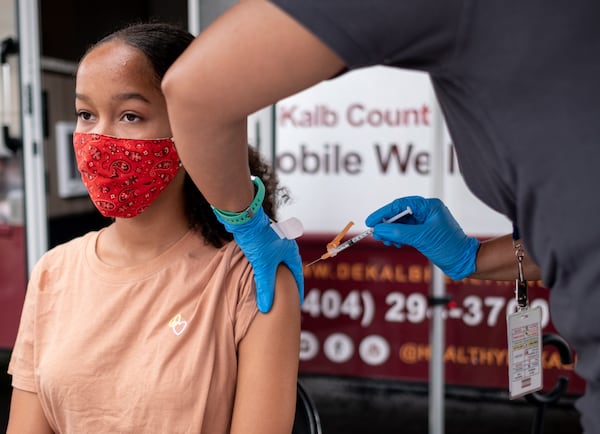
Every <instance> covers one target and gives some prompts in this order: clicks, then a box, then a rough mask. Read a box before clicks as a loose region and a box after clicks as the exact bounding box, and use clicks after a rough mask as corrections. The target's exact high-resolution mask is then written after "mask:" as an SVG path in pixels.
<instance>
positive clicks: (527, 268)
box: [366, 196, 540, 280]
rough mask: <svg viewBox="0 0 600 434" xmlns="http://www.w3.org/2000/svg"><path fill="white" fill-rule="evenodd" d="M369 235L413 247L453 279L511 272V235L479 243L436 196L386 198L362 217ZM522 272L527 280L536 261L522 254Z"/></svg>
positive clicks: (536, 273) (534, 273) (511, 275)
mask: <svg viewBox="0 0 600 434" xmlns="http://www.w3.org/2000/svg"><path fill="white" fill-rule="evenodd" d="M407 206H408V207H410V208H411V210H412V215H410V216H406V217H403V218H402V219H400V220H399V221H398V222H395V223H382V222H383V220H384V219H388V218H390V217H392V216H394V215H395V214H397V213H398V212H400V211H402V210H404V209H405V208H406V207H407ZM366 224H367V226H370V227H373V228H374V231H373V237H374V238H375V239H377V240H380V241H382V242H383V243H384V244H386V245H394V246H396V247H401V246H402V245H404V244H406V245H409V246H412V247H414V248H416V249H417V250H419V251H420V252H421V253H422V254H423V255H425V256H426V257H427V258H428V259H429V260H430V261H431V262H433V263H434V264H435V265H437V266H438V267H439V268H440V269H441V270H442V271H443V272H444V273H446V274H447V275H448V276H449V277H450V278H452V279H454V280H460V279H463V278H465V277H471V278H476V279H489V280H512V279H515V278H516V277H517V258H516V256H515V249H514V247H513V245H512V236H511V235H507V236H502V237H499V238H496V239H493V240H488V241H485V242H483V243H480V242H479V241H478V240H477V239H476V238H474V237H469V236H467V235H466V234H465V233H464V231H463V230H462V228H461V227H460V225H459V224H458V223H457V222H456V220H455V219H454V217H453V216H452V214H451V213H450V211H449V210H448V208H447V207H446V206H445V205H444V203H443V202H442V201H440V200H439V199H425V198H423V197H420V196H408V197H402V198H399V199H396V200H394V201H393V202H390V203H389V204H387V205H385V206H383V207H382V208H380V209H378V210H376V211H374V212H373V213H371V214H370V215H369V216H368V217H367V220H366ZM523 264H524V275H525V278H526V279H527V280H538V279H539V278H540V270H539V267H538V266H537V265H536V264H535V263H534V262H533V261H532V260H531V258H530V257H529V256H528V255H527V254H526V255H525V258H524V262H523Z"/></svg>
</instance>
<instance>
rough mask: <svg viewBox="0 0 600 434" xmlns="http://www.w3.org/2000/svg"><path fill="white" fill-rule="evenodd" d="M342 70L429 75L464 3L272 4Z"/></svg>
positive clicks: (341, 0) (303, 0) (360, 0)
mask: <svg viewBox="0 0 600 434" xmlns="http://www.w3.org/2000/svg"><path fill="white" fill-rule="evenodd" d="M272 2H273V3H274V4H276V5H277V6H279V7H280V8H281V9H282V10H283V11H285V12H286V13H287V14H289V15H290V16H291V17H293V18H294V19H296V20H297V21H298V22H299V23H301V24H302V25H303V26H304V27H306V28H307V29H308V30H310V31H311V32H312V33H314V34H315V35H316V36H317V37H318V38H319V39H320V40H321V41H323V42H324V43H325V44H326V45H327V46H329V48H331V49H332V50H333V51H334V52H336V53H337V54H338V55H339V56H340V57H341V58H342V59H343V60H344V61H345V63H346V65H347V66H348V68H350V69H355V68H360V67H364V66H372V65H391V66H399V67H405V68H411V69H419V70H432V69H433V68H435V67H436V66H438V65H439V64H440V62H442V61H443V59H444V58H445V57H446V55H449V54H451V51H452V46H453V44H454V43H455V37H456V34H457V33H456V32H457V28H458V25H459V22H460V17H461V15H462V10H463V8H464V6H463V4H464V3H465V1H464V0H446V1H442V2H440V1H437V0H396V1H388V0H369V1H365V0H272Z"/></svg>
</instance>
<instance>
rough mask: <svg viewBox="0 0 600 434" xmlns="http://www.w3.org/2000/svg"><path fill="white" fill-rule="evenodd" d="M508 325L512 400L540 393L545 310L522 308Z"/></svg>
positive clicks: (509, 373)
mask: <svg viewBox="0 0 600 434" xmlns="http://www.w3.org/2000/svg"><path fill="white" fill-rule="evenodd" d="M506 321H507V323H508V363H509V365H508V385H509V392H510V399H516V398H519V397H521V396H523V395H527V394H528V393H532V392H535V391H537V390H540V389H541V388H542V386H543V384H542V309H541V308H540V307H539V306H538V307H534V308H527V309H522V310H520V311H518V312H514V313H511V314H509V315H508V316H507V317H506Z"/></svg>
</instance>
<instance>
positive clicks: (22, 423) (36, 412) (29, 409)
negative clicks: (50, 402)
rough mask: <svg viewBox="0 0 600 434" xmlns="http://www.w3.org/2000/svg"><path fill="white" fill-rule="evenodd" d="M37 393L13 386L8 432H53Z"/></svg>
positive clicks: (17, 433) (22, 433) (47, 433)
mask: <svg viewBox="0 0 600 434" xmlns="http://www.w3.org/2000/svg"><path fill="white" fill-rule="evenodd" d="M52 433H53V431H52V429H51V428H50V425H48V421H47V420H46V417H45V416H44V412H43V411H42V405H41V404H40V400H39V399H38V395H37V394H36V393H32V392H27V391H25V390H21V389H15V388H13V392H12V398H11V401H10V417H9V419H8V428H7V430H6V434H52Z"/></svg>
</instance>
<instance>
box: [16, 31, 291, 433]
mask: <svg viewBox="0 0 600 434" xmlns="http://www.w3.org/2000/svg"><path fill="white" fill-rule="evenodd" d="M192 39H193V37H192V35H190V34H188V33H187V32H185V31H182V30H180V29H178V28H176V27H173V26H170V25H164V24H139V25H133V26H129V27H127V28H125V29H122V30H120V31H117V32H116V33H114V34H111V35H109V36H108V37H106V38H104V39H103V40H101V41H100V42H98V43H97V44H96V45H95V46H93V47H92V48H91V49H90V50H89V51H88V52H87V53H86V54H85V55H84V57H83V59H82V60H81V62H80V65H79V68H78V71H77V77H76V101H75V103H76V104H75V105H76V111H77V116H78V118H77V128H76V132H75V134H74V146H75V151H76V156H77V161H78V165H79V168H80V171H81V173H82V178H83V180H84V183H85V184H86V187H87V188H88V190H89V193H90V197H91V198H92V200H93V202H94V204H95V205H96V207H97V208H98V209H99V211H100V212H101V213H102V214H103V215H105V216H110V217H114V221H113V223H112V224H110V225H109V226H108V227H106V228H104V229H102V230H100V231H98V232H91V233H88V234H86V235H84V236H83V237H80V238H77V239H74V240H72V241H70V242H68V243H66V244H64V245H61V246H58V247H56V248H54V249H52V250H51V251H49V252H47V253H46V254H45V255H44V256H43V257H42V258H41V260H40V261H39V263H38V264H37V265H36V267H35V269H34V270H33V272H32V275H31V279H30V282H29V286H28V291H27V299H26V302H25V307H24V312H23V316H22V319H21V325H20V330H19V335H18V338H17V342H16V345H15V348H14V352H13V355H12V359H11V363H10V366H9V373H10V374H11V375H12V376H13V397H12V403H11V412H10V419H9V426H8V433H10V434H14V433H19V434H24V433H51V432H56V433H84V432H93V433H101V432H106V433H109V432H110V433H115V432H135V433H146V432H148V433H150V432H152V433H207V434H216V433H244V434H249V433H260V434H266V433H277V434H280V433H285V432H291V427H292V424H293V420H294V411H295V397H296V382H297V369H298V352H299V332H300V310H299V307H298V306H299V303H300V302H299V296H298V288H297V285H296V283H295V280H294V278H293V277H292V274H291V273H290V272H289V270H288V269H287V268H285V267H279V269H278V272H277V279H276V286H277V292H276V294H277V296H276V297H275V301H274V304H273V309H272V310H271V311H270V312H269V313H268V314H265V315H263V314H257V312H258V310H257V307H256V301H255V289H254V283H253V271H252V268H251V266H250V264H249V263H248V261H247V260H246V258H245V256H244V254H243V253H242V252H241V250H240V249H239V248H238V246H237V244H236V243H235V242H233V241H232V238H231V235H230V234H229V233H228V232H227V231H225V230H224V228H223V226H222V225H221V223H219V222H218V221H217V219H216V217H215V215H214V213H213V211H212V210H211V208H210V205H209V204H208V203H207V201H206V200H205V199H204V197H203V196H202V194H201V193H200V192H199V191H198V190H197V189H196V188H195V186H194V184H193V182H192V181H191V179H190V178H189V176H188V175H187V173H186V171H185V168H184V167H181V165H180V162H179V158H178V155H177V150H176V145H177V144H176V143H173V141H172V139H170V137H171V136H172V134H171V128H170V125H169V120H168V116H167V108H166V104H165V99H164V96H163V94H162V92H161V88H160V83H161V79H162V77H163V75H164V73H165V72H166V70H167V68H168V67H169V66H170V65H171V63H172V62H173V61H174V60H175V59H176V58H177V56H178V55H179V54H180V53H181V52H182V51H183V50H184V49H185V48H186V47H187V46H188V45H189V43H190V42H191V41H192ZM215 110H218V107H215ZM249 153H250V171H251V173H252V174H253V175H255V176H256V177H257V178H255V184H257V185H260V180H262V181H263V182H264V184H266V195H265V200H264V203H263V207H264V209H265V211H267V213H269V214H271V216H273V212H274V201H275V190H274V187H275V180H274V179H273V177H271V176H270V173H269V171H268V170H267V167H266V166H265V165H263V164H262V163H261V162H260V161H259V159H258V157H257V155H255V153H254V152H252V150H249ZM275 408H276V409H277V411H273V409H275Z"/></svg>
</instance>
